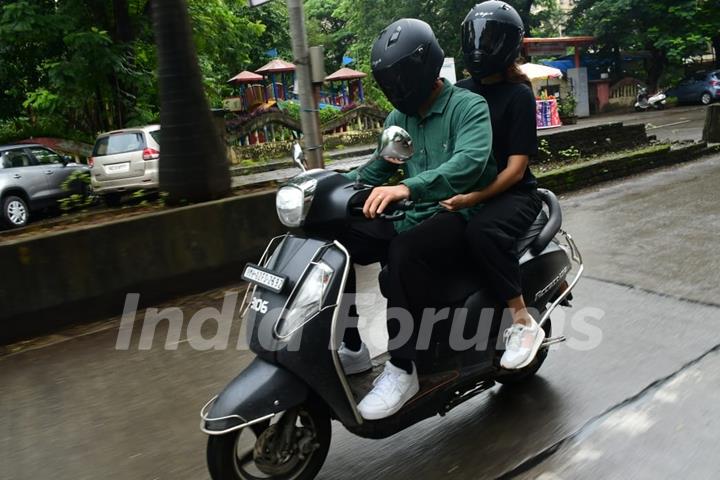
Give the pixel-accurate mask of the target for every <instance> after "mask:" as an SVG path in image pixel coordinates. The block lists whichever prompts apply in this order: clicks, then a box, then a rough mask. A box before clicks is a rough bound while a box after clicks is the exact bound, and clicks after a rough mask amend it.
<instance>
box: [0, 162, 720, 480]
mask: <svg viewBox="0 0 720 480" xmlns="http://www.w3.org/2000/svg"><path fill="white" fill-rule="evenodd" d="M718 182H720V156H714V157H709V158H705V159H702V160H700V161H697V162H693V163H691V164H687V165H684V166H682V167H679V168H675V169H669V170H664V171H660V172H656V173H651V174H646V175H643V176H639V177H636V178H633V179H629V180H625V181H622V182H617V183H614V184H609V185H606V186H602V187H599V188H595V189H591V190H587V191H583V192H579V193H577V194H573V195H568V196H566V197H564V198H562V199H561V201H562V204H563V206H564V214H565V227H566V229H567V230H569V231H570V232H571V233H573V235H574V236H575V238H576V240H577V243H578V245H579V247H580V248H581V249H582V251H583V253H584V256H585V263H586V265H587V272H588V277H587V278H586V279H585V280H584V281H583V282H581V284H580V285H579V286H578V288H577V290H576V293H575V298H576V300H575V302H574V308H573V309H572V310H569V311H568V312H567V314H566V315H565V316H564V317H560V316H556V317H555V318H554V322H555V323H554V330H555V331H556V332H557V331H558V330H562V333H564V334H565V335H567V336H568V337H569V338H570V341H569V342H568V343H566V344H562V345H559V346H557V347H554V350H553V351H552V352H551V354H550V356H549V358H548V361H547V362H546V364H545V366H544V367H543V369H542V370H541V372H540V374H539V376H538V378H536V379H535V380H534V381H532V382H531V383H530V384H528V385H526V386H525V387H524V388H522V389H507V388H501V387H496V388H494V389H492V390H491V391H489V392H487V393H486V394H483V395H481V396H479V397H476V398H475V399H473V400H471V401H469V402H467V403H465V404H463V405H461V406H460V407H458V408H456V409H455V410H453V411H452V412H451V413H450V414H449V415H448V416H447V417H445V418H440V417H437V418H433V419H429V420H427V421H425V422H423V423H421V424H419V425H417V426H415V427H413V428H410V429H408V430H405V431H404V432H401V433H400V434H398V435H396V436H394V437H392V438H390V439H386V440H380V441H372V440H363V439H358V438H356V437H353V436H352V435H350V434H349V433H348V432H347V431H345V430H344V429H343V428H342V427H340V426H339V425H337V424H336V425H334V438H333V443H332V446H331V450H330V454H329V457H328V460H327V463H326V466H325V468H324V469H323V470H322V472H321V474H320V477H319V478H321V479H326V480H330V479H333V480H335V479H344V478H366V479H389V478H393V479H416V480H419V479H435V478H452V479H460V480H470V479H473V480H476V479H484V478H524V479H525V478H527V479H530V478H542V479H544V480H555V479H580V478H582V479H585V478H587V479H606V478H609V479H625V478H633V479H645V478H647V479H651V478H652V479H658V478H694V479H715V478H718V475H719V474H720V460H719V459H720V445H719V444H718V442H717V438H718V435H719V434H720V416H719V414H720V407H718V405H720V402H718V400H719V398H718V388H717V385H718V384H719V383H718V380H720V374H719V373H718V372H719V371H720V370H719V368H718V367H720V352H718V349H719V348H720V347H719V345H720V335H718V333H717V332H718V322H720V301H718V298H720V295H719V294H720V273H719V272H720V257H718V255H717V254H716V252H717V250H718V247H719V246H720V241H718V237H717V235H718V233H720V211H719V210H718V207H717V201H718V194H717V184H718ZM363 279H364V281H365V282H366V283H369V282H370V281H371V279H372V271H365V274H364V276H363ZM228 288H229V289H230V291H231V292H236V291H237V290H238V289H239V288H242V286H241V285H234V286H229V287H228ZM222 299H223V290H215V291H213V292H210V293H208V294H207V295H196V296H192V297H185V298H183V299H180V300H178V301H176V302H168V303H167V304H165V305H161V306H160V307H161V308H164V307H169V306H173V305H175V306H178V307H180V308H181V311H182V312H183V314H184V323H183V325H185V326H187V324H188V320H189V318H190V316H192V315H193V314H194V313H195V312H196V311H198V310H199V309H200V308H202V307H206V306H208V305H214V306H216V307H219V305H220V304H221V302H222ZM228 308H230V309H232V305H229V307H228ZM375 308H377V306H376V307H375ZM366 313H370V312H366ZM141 316H142V315H141V314H139V315H138V317H141ZM140 323H141V322H139V321H138V322H137V323H136V325H135V330H134V332H133V336H132V342H131V344H130V345H131V347H130V348H129V349H128V350H122V351H118V350H116V349H115V343H116V338H117V337H118V330H117V326H118V319H113V320H109V321H105V322H100V323H98V324H95V325H91V326H86V327H81V328H76V329H74V330H71V331H67V332H65V333H64V335H56V336H52V337H47V338H44V339H41V340H38V341H36V342H32V343H29V344H26V345H23V346H18V347H17V348H16V349H15V350H13V351H12V352H10V353H7V352H6V353H5V354H4V355H3V356H2V357H0V385H2V393H1V394H0V478H1V479H8V480H21V479H22V480H25V479H28V480H29V479H44V478H53V479H56V480H82V479H98V478H102V479H108V480H110V479H112V480H116V479H117V480H120V479H123V480H124V479H150V480H153V479H177V480H182V479H188V480H190V479H192V480H197V479H205V478H207V474H206V471H205V465H204V444H205V437H204V435H202V434H201V433H200V432H199V430H198V426H199V417H198V410H199V408H200V407H201V406H202V404H204V403H205V401H206V400H208V399H209V398H210V397H211V396H212V395H214V394H215V393H216V392H217V391H218V390H219V389H220V388H222V386H223V385H224V384H225V383H226V382H227V381H228V380H229V379H230V378H232V377H233V376H234V375H235V374H236V373H237V371H238V370H239V369H241V368H242V367H243V366H244V365H246V364H247V363H248V362H249V361H250V360H251V355H250V354H249V353H247V352H243V351H240V352H238V351H236V350H234V349H233V348H230V349H228V350H224V351H204V352H203V351H197V350H196V349H193V348H191V346H192V345H194V346H198V343H199V342H198V340H199V337H198V334H197V333H195V334H191V335H190V337H189V338H188V337H187V336H186V329H185V328H183V332H182V336H181V337H179V339H178V338H171V339H170V340H169V346H170V348H171V349H169V350H168V349H165V348H163V344H164V343H165V338H166V337H167V335H166V328H165V327H164V326H161V327H158V330H157V334H156V335H155V343H154V344H153V346H152V348H150V349H148V350H140V349H139V336H140V335H139V333H140V332H139V330H140V328H141V326H140ZM378 327H380V325H379V324H377V323H376V324H369V325H367V326H366V331H365V332H364V335H365V336H366V337H368V338H370V337H373V338H374V337H376V336H378V335H375V334H376V333H378V332H381V331H382V329H381V328H378ZM236 329H237V328H236V327H234V328H233V330H232V331H231V334H230V339H231V340H230V345H231V347H232V346H234V345H235V343H236V341H237V338H238V336H239V332H237V331H236ZM205 333H207V332H205ZM370 334H373V335H370ZM171 337H172V335H171ZM381 337H382V336H381V335H380V336H379V338H381ZM376 343H380V344H381V343H382V341H381V340H380V341H378V340H376Z"/></svg>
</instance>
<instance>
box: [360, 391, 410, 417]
mask: <svg viewBox="0 0 720 480" xmlns="http://www.w3.org/2000/svg"><path fill="white" fill-rule="evenodd" d="M413 390H414V391H413ZM413 390H411V392H412V395H410V396H409V397H408V399H407V400H405V401H404V402H402V403H401V404H400V405H398V406H397V407H395V408H393V409H392V410H388V411H386V412H376V413H374V414H372V415H368V416H367V417H366V416H365V414H363V412H362V411H361V412H360V416H362V417H363V419H365V420H384V419H386V418H388V417H392V416H393V415H395V414H396V413H397V412H399V411H400V410H402V408H403V407H404V406H405V405H406V404H407V403H408V402H409V401H410V400H412V399H413V397H414V396H415V395H417V394H418V392H419V391H420V386H419V385H418V387H417V389H415V388H413Z"/></svg>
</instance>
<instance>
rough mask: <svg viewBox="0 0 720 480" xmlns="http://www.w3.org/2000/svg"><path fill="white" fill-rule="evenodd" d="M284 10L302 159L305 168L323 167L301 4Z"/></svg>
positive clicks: (290, 1)
mask: <svg viewBox="0 0 720 480" xmlns="http://www.w3.org/2000/svg"><path fill="white" fill-rule="evenodd" d="M287 7H288V14H289V17H290V38H291V39H292V49H293V57H295V58H294V59H293V63H294V64H295V74H296V75H297V83H298V90H299V92H298V96H299V97H300V126H301V128H302V131H303V134H304V136H305V159H306V161H307V164H308V167H309V168H324V165H323V149H322V136H321V135H320V125H319V122H318V115H317V108H318V107H317V103H316V102H315V96H314V95H313V86H312V78H311V72H310V53H309V50H308V41H307V32H306V30H305V11H304V10H303V2H302V0H287Z"/></svg>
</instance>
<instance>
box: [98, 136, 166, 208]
mask: <svg viewBox="0 0 720 480" xmlns="http://www.w3.org/2000/svg"><path fill="white" fill-rule="evenodd" d="M159 158H160V125H148V126H146V127H137V128H126V129H123V130H115V131H112V132H107V133H102V134H100V135H99V136H98V138H97V140H96V141H95V147H94V148H93V153H92V157H90V159H89V160H88V163H89V165H90V173H91V175H92V186H93V190H94V191H95V193H96V194H98V195H100V196H101V197H103V199H104V200H105V203H107V204H108V205H117V204H119V203H120V200H121V199H122V195H123V194H124V193H126V192H132V191H135V190H153V189H156V188H158V161H159Z"/></svg>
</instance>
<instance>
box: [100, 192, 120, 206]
mask: <svg viewBox="0 0 720 480" xmlns="http://www.w3.org/2000/svg"><path fill="white" fill-rule="evenodd" d="M102 197H103V201H104V202H105V205H107V206H108V207H119V206H120V204H121V203H122V195H121V194H119V193H106V194H105V195H103V196H102Z"/></svg>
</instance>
